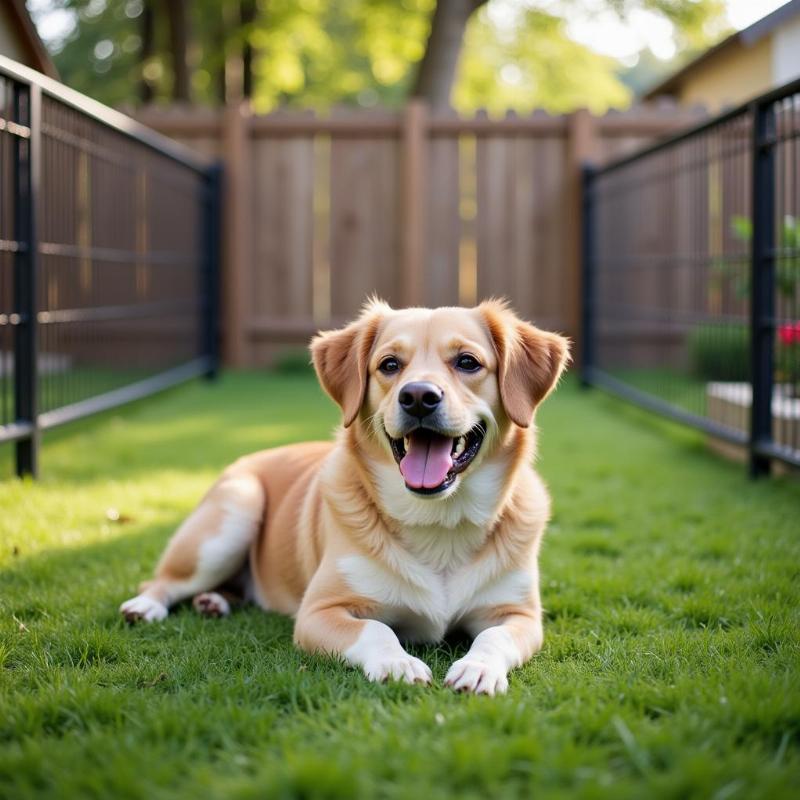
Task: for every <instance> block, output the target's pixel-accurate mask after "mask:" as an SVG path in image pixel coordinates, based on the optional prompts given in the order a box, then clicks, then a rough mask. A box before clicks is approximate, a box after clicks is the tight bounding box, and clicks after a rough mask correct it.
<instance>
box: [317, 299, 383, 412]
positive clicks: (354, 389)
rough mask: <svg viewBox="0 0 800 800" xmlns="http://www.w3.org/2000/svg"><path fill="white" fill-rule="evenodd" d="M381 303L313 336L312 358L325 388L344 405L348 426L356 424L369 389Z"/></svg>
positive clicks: (370, 306)
mask: <svg viewBox="0 0 800 800" xmlns="http://www.w3.org/2000/svg"><path fill="white" fill-rule="evenodd" d="M382 308H383V306H382V304H380V303H376V302H372V303H370V305H368V306H367V307H366V308H365V310H364V312H363V313H362V315H361V316H360V317H359V318H358V319H357V320H356V321H355V322H351V323H350V324H349V325H348V326H347V327H345V328H341V329H340V330H337V331H322V332H320V333H319V334H317V335H316V336H315V337H314V338H313V339H312V340H311V360H312V361H313V362H314V369H315V370H316V371H317V377H318V378H319V382H320V383H321V384H322V388H323V389H324V390H325V391H326V392H327V393H328V394H329V395H330V396H331V398H332V399H333V400H334V401H335V402H336V403H338V404H339V405H340V406H341V408H342V416H343V422H344V426H345V428H347V427H348V426H350V425H352V424H353V421H354V420H355V418H356V417H357V416H358V412H359V410H360V409H361V405H362V403H363V402H364V397H365V395H366V393H367V366H368V362H369V355H370V351H371V350H372V345H373V343H374V342H375V336H376V335H377V333H378V327H379V326H380V321H381V317H382Z"/></svg>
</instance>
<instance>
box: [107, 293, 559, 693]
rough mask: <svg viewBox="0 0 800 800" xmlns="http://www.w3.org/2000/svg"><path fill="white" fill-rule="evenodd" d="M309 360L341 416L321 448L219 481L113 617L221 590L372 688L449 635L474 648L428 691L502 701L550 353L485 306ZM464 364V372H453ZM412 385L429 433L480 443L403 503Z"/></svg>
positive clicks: (366, 320)
mask: <svg viewBox="0 0 800 800" xmlns="http://www.w3.org/2000/svg"><path fill="white" fill-rule="evenodd" d="M311 352H312V357H313V362H314V366H315V368H316V370H317V374H318V376H319V380H320V382H321V384H322V386H323V388H324V389H325V390H326V391H327V392H328V394H329V395H330V396H331V397H332V398H333V399H334V400H335V401H336V402H337V403H338V404H339V405H340V406H341V408H342V413H343V426H342V428H341V429H340V430H339V432H338V435H337V437H336V441H335V442H333V443H321V442H315V443H307V444H297V445H290V446H288V447H280V448H276V449H273V450H266V451H263V452H260V453H256V454H254V455H250V456H246V457H244V458H241V459H240V460H239V461H237V462H235V463H234V464H233V465H232V466H230V467H228V469H226V470H225V472H224V473H223V474H222V476H221V478H220V479H219V480H218V481H217V483H216V484H215V485H214V486H213V487H212V488H211V489H210V491H209V492H208V494H206V496H205V497H204V498H203V500H202V501H201V503H200V505H199V506H198V507H197V509H196V510H195V511H194V512H193V513H192V514H191V516H189V518H188V519H187V520H186V521H185V522H184V523H183V524H182V525H181V527H180V528H179V529H178V531H177V532H176V534H175V535H174V537H173V538H172V540H171V541H170V543H169V545H168V547H167V549H166V552H165V553H164V555H163V556H162V558H161V561H160V563H159V565H158V567H157V569H156V577H155V579H154V580H153V581H151V582H150V583H148V584H145V585H144V586H143V589H142V592H141V594H139V595H138V596H137V597H135V598H133V599H131V600H128V601H127V602H125V603H123V604H122V607H121V611H122V613H123V615H124V616H125V617H126V618H127V619H128V620H130V621H133V620H137V619H141V620H146V621H152V620H159V619H163V618H164V617H166V616H167V609H168V608H169V607H170V606H172V605H173V604H175V603H177V602H179V601H181V600H184V599H188V598H191V597H194V606H195V608H196V609H197V610H198V611H200V612H201V613H204V614H206V615H212V616H224V615H226V614H227V613H229V611H230V602H229V598H228V597H226V596H225V595H224V594H222V593H221V591H219V590H220V587H222V586H223V585H230V584H232V583H238V585H239V588H240V589H242V590H243V594H244V597H245V599H248V600H251V601H253V602H255V603H257V604H258V605H260V606H261V607H262V608H264V609H268V610H270V611H278V612H281V613H284V614H289V615H292V616H293V617H295V618H296V622H295V641H296V643H297V644H298V645H299V646H300V647H301V648H303V649H305V650H308V651H322V652H326V653H330V654H333V655H336V656H338V657H341V658H343V659H344V660H345V661H347V662H348V663H349V664H352V665H354V666H357V667H360V668H362V669H363V670H364V672H365V674H366V675H367V677H368V678H370V679H371V680H376V681H381V680H386V679H388V678H394V679H401V680H405V681H407V682H421V683H428V682H430V680H431V672H430V670H429V668H428V667H427V666H426V665H425V664H424V663H423V662H422V661H420V660H419V659H417V658H414V657H413V656H411V655H410V654H409V653H407V652H406V651H405V650H404V649H403V647H402V645H401V643H400V640H401V639H404V640H408V641H438V640H439V639H441V638H442V637H443V636H444V634H445V633H446V632H447V631H450V630H452V629H454V628H459V629H462V630H464V631H466V632H467V633H469V634H470V636H473V637H475V638H474V642H473V643H472V646H471V648H470V649H469V652H468V653H467V654H466V655H465V656H464V657H463V658H461V659H459V660H458V661H456V662H455V663H454V664H453V665H452V667H451V668H450V670H449V671H448V673H447V676H446V678H445V682H446V683H447V684H448V685H450V686H452V687H453V688H455V689H459V690H465V691H474V692H478V693H487V694H494V693H495V692H504V691H505V690H506V688H507V685H508V683H507V678H506V676H507V673H508V671H509V670H510V669H512V668H514V667H517V666H519V665H520V664H522V663H523V662H525V661H526V660H527V659H529V658H530V657H531V655H533V654H534V653H535V652H536V651H538V650H539V648H540V647H541V645H542V610H541V605H540V600H539V579H538V566H537V558H538V550H539V543H540V541H541V538H542V534H543V532H544V528H545V525H546V523H547V519H548V516H549V508H550V503H549V497H548V494H547V491H546V490H545V487H544V486H543V484H542V481H541V480H540V479H539V477H538V476H537V474H536V473H535V472H534V470H533V467H532V461H533V458H534V453H535V446H536V434H535V428H534V425H533V416H534V411H535V409H536V407H537V406H538V404H539V403H540V402H541V401H542V400H543V399H544V398H545V397H546V396H547V394H548V393H549V392H550V390H551V389H552V388H553V387H554V385H555V384H556V382H557V381H558V378H559V376H560V374H561V372H562V369H563V368H564V365H565V363H566V361H567V359H568V355H567V352H568V347H567V341H566V340H565V339H564V338H562V337H561V336H558V335H556V334H553V333H547V332H544V331H541V330H538V329H537V328H535V327H533V326H532V325H529V324H527V323H525V322H522V321H520V320H519V319H518V318H517V317H516V316H515V315H514V314H513V313H512V312H511V311H510V310H509V309H508V308H507V307H506V305H505V304H503V303H501V302H498V301H489V302H485V303H482V304H481V305H479V306H478V307H477V308H473V309H464V308H439V309H433V310H431V309H423V308H411V309H407V310H402V311H398V310H393V309H391V308H389V307H388V306H387V305H385V304H384V303H381V302H379V301H373V302H370V303H369V304H367V306H366V307H365V309H364V311H363V313H362V314H361V316H360V317H359V318H358V319H357V320H356V321H355V322H353V323H352V324H350V325H348V326H347V327H346V328H343V329H342V330H337V331H329V332H326V333H321V334H320V335H318V336H317V337H315V338H314V340H313V342H312V344H311ZM464 353H468V354H470V355H472V356H473V357H475V358H476V359H477V361H478V362H479V364H480V366H481V368H480V369H478V370H477V371H475V372H465V371H463V370H462V369H459V368H458V367H457V366H456V361H457V360H458V358H459V356H460V355H462V354H464ZM387 356H394V357H396V359H397V366H398V369H397V371H396V372H394V373H392V374H385V372H384V371H382V369H381V366H382V365H384V366H385V365H386V362H385V361H384V359H386V358H387ZM458 363H460V364H461V363H467V364H468V363H469V362H461V361H459V362H458ZM420 380H424V381H428V382H431V383H434V384H436V385H437V386H438V387H439V388H440V389H441V390H443V400H442V405H441V408H439V409H438V410H437V414H436V415H434V416H435V420H436V423H435V424H436V425H437V427H438V429H439V430H440V431H441V432H442V433H444V434H446V435H447V436H451V437H457V436H459V435H460V434H463V433H465V432H467V431H469V430H470V429H473V428H474V426H476V424H479V423H482V424H483V426H484V428H485V438H484V439H483V442H482V444H481V446H480V450H479V451H478V453H477V455H476V456H475V458H474V460H473V461H472V462H471V463H469V466H468V467H467V468H466V470H465V471H464V472H462V473H461V474H459V475H458V476H457V477H456V478H455V480H454V481H453V483H452V485H449V486H447V487H446V488H444V489H443V490H442V491H439V492H438V493H437V494H434V495H432V496H419V495H418V494H416V493H415V492H413V491H412V490H411V489H409V488H408V487H407V485H406V483H405V481H404V478H403V476H402V475H401V473H400V471H399V469H398V465H397V464H396V463H395V457H394V456H393V454H392V450H391V447H390V441H389V438H388V437H389V436H392V437H394V438H396V439H398V438H400V437H402V436H404V435H405V434H406V433H407V431H408V430H409V425H411V424H412V423H411V422H409V418H408V414H407V413H405V411H404V410H403V408H402V407H401V405H400V404H399V402H398V396H399V392H400V389H401V387H404V386H406V385H407V384H408V383H409V382H411V381H420ZM417 422H418V421H414V423H413V424H417ZM448 475H449V473H448ZM442 485H444V482H443V484H442ZM398 636H399V637H400V638H398Z"/></svg>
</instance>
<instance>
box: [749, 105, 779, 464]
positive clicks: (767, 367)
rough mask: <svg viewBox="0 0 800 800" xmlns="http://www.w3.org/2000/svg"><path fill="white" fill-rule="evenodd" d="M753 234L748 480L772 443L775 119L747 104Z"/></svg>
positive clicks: (768, 107)
mask: <svg viewBox="0 0 800 800" xmlns="http://www.w3.org/2000/svg"><path fill="white" fill-rule="evenodd" d="M752 114H753V142H752V148H753V156H752V157H753V187H752V192H753V197H752V204H751V205H752V209H753V236H752V239H751V247H752V250H751V254H750V255H751V264H750V286H751V289H750V347H751V349H750V374H751V381H752V393H753V394H752V403H751V407H750V476H751V477H753V478H757V477H759V476H761V475H768V474H769V471H770V459H769V457H768V456H766V455H764V454H763V452H759V447H760V446H763V445H768V444H770V443H771V441H772V390H773V380H774V337H775V331H774V327H775V320H774V316H775V152H774V148H775V116H774V110H773V104H772V103H771V102H767V103H762V102H758V101H756V102H755V103H753V111H752Z"/></svg>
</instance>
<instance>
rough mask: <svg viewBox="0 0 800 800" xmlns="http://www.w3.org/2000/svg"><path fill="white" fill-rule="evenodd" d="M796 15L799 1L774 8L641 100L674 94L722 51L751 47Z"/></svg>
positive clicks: (708, 51) (711, 48) (667, 79)
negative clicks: (738, 45) (696, 71)
mask: <svg viewBox="0 0 800 800" xmlns="http://www.w3.org/2000/svg"><path fill="white" fill-rule="evenodd" d="M798 14H800V0H789V2H788V3H785V4H784V5H782V6H781V7H780V8H776V9H775V11H773V12H772V13H771V14H767V16H766V17H762V18H761V19H760V20H758V21H757V22H754V23H753V24H752V25H750V26H749V27H747V28H743V29H742V30H740V31H737V32H736V33H733V34H731V35H730V36H728V38H727V39H723V40H722V41H721V42H719V44H716V45H714V46H713V47H710V48H709V49H708V50H706V51H705V52H704V53H701V54H700V55H699V56H697V58H694V59H692V60H691V61H690V62H689V63H688V64H686V65H685V66H683V67H681V69H679V70H678V71H677V72H674V73H673V74H672V75H670V76H669V77H667V78H666V79H664V80H662V81H660V82H659V83H657V84H656V85H655V86H654V87H653V88H652V89H648V90H647V91H646V92H644V93H643V94H642V98H641V99H642V100H654V99H655V98H656V97H659V96H660V95H665V94H673V93H675V92H676V91H677V90H678V88H679V87H680V85H681V82H682V81H683V80H684V78H686V76H687V75H689V74H690V73H691V72H693V71H694V70H695V69H696V68H697V67H699V66H700V65H701V64H705V63H706V62H707V61H710V60H711V59H713V58H714V57H715V56H716V55H717V54H719V53H721V52H722V51H724V50H730V49H731V48H732V47H735V46H736V45H737V44H741V45H744V46H745V47H752V46H753V45H754V44H756V43H757V42H758V41H759V40H760V39H763V38H764V37H765V36H768V35H769V34H770V33H772V31H774V30H775V28H777V27H778V26H779V25H781V24H783V23H784V22H788V21H789V20H790V19H792V18H793V17H795V16H797V15H798Z"/></svg>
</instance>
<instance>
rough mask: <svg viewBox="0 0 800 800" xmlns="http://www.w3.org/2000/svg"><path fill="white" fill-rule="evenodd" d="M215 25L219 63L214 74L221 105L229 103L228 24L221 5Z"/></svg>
mask: <svg viewBox="0 0 800 800" xmlns="http://www.w3.org/2000/svg"><path fill="white" fill-rule="evenodd" d="M214 19H215V22H216V24H215V25H214V47H215V48H216V58H218V59H219V64H218V67H217V69H216V70H215V74H214V82H215V83H216V86H217V99H218V100H219V104H220V105H221V106H225V105H227V103H228V58H227V53H226V52H225V50H226V47H227V45H228V35H227V34H228V26H227V24H226V23H227V20H226V19H225V8H224V6H222V5H221V4H220V6H219V7H218V8H217V9H216V10H215V18H214Z"/></svg>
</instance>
